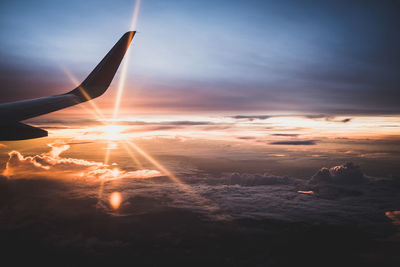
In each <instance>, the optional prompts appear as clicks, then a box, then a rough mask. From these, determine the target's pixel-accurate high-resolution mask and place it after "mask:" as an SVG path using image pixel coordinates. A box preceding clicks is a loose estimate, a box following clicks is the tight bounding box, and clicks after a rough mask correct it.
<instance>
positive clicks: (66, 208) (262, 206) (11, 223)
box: [0, 163, 400, 266]
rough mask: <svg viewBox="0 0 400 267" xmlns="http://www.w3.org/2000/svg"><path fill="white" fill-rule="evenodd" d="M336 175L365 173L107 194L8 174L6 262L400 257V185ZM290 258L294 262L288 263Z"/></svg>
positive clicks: (95, 185)
mask: <svg viewBox="0 0 400 267" xmlns="http://www.w3.org/2000/svg"><path fill="white" fill-rule="evenodd" d="M329 170H332V174H331V175H332V176H335V178H338V179H339V180H340V179H350V180H353V179H355V178H357V177H359V176H360V174H361V175H362V176H363V177H364V178H363V179H365V181H364V182H363V183H358V182H357V183H342V182H336V181H337V180H334V181H333V182H331V183H326V182H319V183H318V184H309V183H308V180H303V179H296V178H293V177H282V176H276V175H270V174H252V173H233V174H230V175H228V176H227V177H221V176H213V175H212V174H211V173H204V172H198V173H196V172H195V173H192V174H190V175H186V176H185V177H183V182H184V183H185V184H186V186H187V187H189V188H190V190H185V188H184V187H181V186H179V185H178V184H176V183H174V182H172V181H170V180H169V179H162V178H156V179H153V180H151V179H150V180H149V179H122V180H119V181H117V182H115V181H114V182H105V183H104V184H103V185H102V190H103V191H102V195H101V196H100V195H99V187H100V183H99V182H98V181H93V182H88V181H85V180H82V179H56V177H53V178H52V179H48V178H46V179H42V178H41V177H38V176H37V177H35V178H28V177H26V178H22V177H20V178H19V179H16V178H17V177H14V178H11V179H10V178H5V177H4V176H3V177H0V219H1V223H0V234H1V236H2V241H3V242H2V243H3V244H4V245H3V246H2V247H1V249H2V251H3V256H2V260H3V261H5V260H9V259H12V260H13V262H14V263H15V264H18V263H22V262H25V260H28V261H29V262H32V261H36V260H38V261H39V260H40V262H41V263H42V264H44V265H47V264H53V263H54V261H55V260H58V261H59V260H60V259H62V260H63V264H64V263H65V264H66V265H70V264H72V265H73V264H74V263H76V261H77V260H79V262H80V263H82V262H83V263H85V264H88V265H102V264H113V265H122V264H126V263H130V262H132V261H134V263H135V264H141V265H147V264H149V265H152V264H166V263H168V264H169V263H171V264H175V265H181V264H186V263H190V262H192V261H193V257H196V258H197V257H199V259H201V265H202V264H204V263H210V264H211V263H215V262H218V263H221V265H224V263H226V262H228V263H229V265H230V263H234V264H236V265H243V266H247V265H248V264H250V265H257V264H260V265H271V264H272V265H273V264H279V265H281V264H283V265H286V264H289V265H293V264H295V263H298V261H299V260H302V261H307V262H308V263H309V264H314V263H315V265H317V264H320V262H321V260H323V259H326V257H329V255H331V251H332V250H334V251H335V252H337V253H338V255H337V256H336V257H335V259H333V260H332V261H333V262H334V263H335V264H336V263H338V264H339V263H340V262H342V261H344V260H347V261H349V260H352V261H353V262H356V263H358V262H364V261H365V260H367V259H368V260H369V261H370V262H371V263H373V264H375V263H379V264H382V262H383V263H390V262H391V261H393V259H394V258H393V257H394V256H396V255H397V254H396V253H395V251H397V250H396V249H395V248H396V247H397V245H398V243H396V242H397V241H391V242H388V241H385V240H387V239H385V238H386V237H388V236H392V234H393V233H394V232H395V230H396V227H397V226H396V223H397V215H398V212H397V211H398V210H399V209H398V208H399V207H400V198H399V195H398V192H399V190H400V184H399V183H398V182H396V181H393V180H389V179H378V178H369V177H365V175H363V173H362V171H361V170H360V169H359V168H358V167H356V165H354V164H351V163H347V164H344V165H339V166H335V167H332V168H330V169H329ZM316 175H318V173H317V174H316ZM353 176H354V177H355V178H354V177H353ZM339 177H340V178H339ZM335 178H332V179H335ZM310 179H314V178H310ZM355 180H357V179H355ZM331 184H334V185H335V186H336V191H333V190H332V189H331V186H332V185H331ZM300 190H303V191H306V190H307V191H309V190H314V194H312V195H310V194H308V195H305V194H300V193H298V191H300ZM115 191H118V192H120V193H121V195H122V203H121V206H120V208H119V209H118V210H113V209H112V207H111V205H110V204H109V197H110V195H111V193H113V192H115ZM357 192H358V193H357ZM195 195H199V196H201V197H203V198H206V199H208V200H209V202H212V203H214V205H215V207H217V209H210V208H209V207H207V206H204V205H203V203H202V202H199V201H198V199H197V198H196V197H194V196H195ZM49 214H50V215H51V216H49ZM305 237H306V238H305ZM375 237H378V238H379V239H375ZM282 240H284V241H285V242H282ZM378 240H379V241H378ZM238 243H243V244H246V250H245V251H243V246H238V245H237V244H238ZM388 247H389V248H392V249H389V250H388V249H387V248H388ZM328 248H331V249H330V250H329V251H327V249H328ZM210 250H211V251H212V253H211V252H210ZM371 251H373V252H371ZM392 251H393V252H392ZM366 252H368V253H366ZM15 253H18V254H19V255H21V253H23V254H24V257H15ZM287 253H290V254H291V255H296V259H294V260H293V261H292V260H290V259H287V257H286V255H287ZM316 253H317V254H316ZM371 253H373V257H372V258H371V259H370V258H369V257H367V256H366V255H371ZM264 255H268V256H266V257H264ZM365 257H367V258H365ZM336 260H337V261H338V262H335V261H336Z"/></svg>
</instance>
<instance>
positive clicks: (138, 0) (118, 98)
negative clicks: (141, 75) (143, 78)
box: [114, 0, 141, 118]
mask: <svg viewBox="0 0 400 267" xmlns="http://www.w3.org/2000/svg"><path fill="white" fill-rule="evenodd" d="M140 3H141V0H136V3H135V7H134V9H133V15H132V21H131V26H130V27H131V28H130V30H131V31H133V30H134V29H135V28H136V23H137V19H138V16H139V9H140ZM131 34H133V32H131ZM130 37H132V36H130ZM130 51H131V50H130V49H129V47H128V51H127V52H126V55H125V60H124V62H123V63H122V71H121V76H120V79H119V84H118V90H117V96H116V99H115V106H114V118H116V117H117V116H118V112H119V107H120V105H121V97H122V91H123V90H124V87H125V81H126V73H127V71H128V63H129V57H130Z"/></svg>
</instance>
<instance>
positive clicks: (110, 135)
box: [101, 125, 124, 140]
mask: <svg viewBox="0 0 400 267" xmlns="http://www.w3.org/2000/svg"><path fill="white" fill-rule="evenodd" d="M101 130H102V131H103V133H104V138H105V139H107V140H120V139H121V138H122V137H121V134H122V131H123V130H124V127H123V126H121V125H105V126H102V127H101Z"/></svg>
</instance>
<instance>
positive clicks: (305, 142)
mask: <svg viewBox="0 0 400 267" xmlns="http://www.w3.org/2000/svg"><path fill="white" fill-rule="evenodd" d="M269 144H271V145H293V146H311V145H315V144H316V141H315V140H292V141H290V140H289V141H276V142H270V143H269Z"/></svg>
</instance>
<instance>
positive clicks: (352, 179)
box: [310, 162, 366, 184]
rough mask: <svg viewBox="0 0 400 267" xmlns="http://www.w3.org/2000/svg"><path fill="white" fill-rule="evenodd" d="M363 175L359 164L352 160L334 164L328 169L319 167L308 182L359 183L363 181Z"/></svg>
mask: <svg viewBox="0 0 400 267" xmlns="http://www.w3.org/2000/svg"><path fill="white" fill-rule="evenodd" d="M365 181H366V179H365V175H364V173H363V172H362V171H361V168H360V166H358V165H355V164H354V163H352V162H347V163H345V164H343V165H339V166H335V167H332V168H330V169H328V168H322V169H320V170H319V171H318V172H317V173H316V174H315V175H314V176H313V177H312V178H311V180H310V183H314V184H317V183H336V184H337V183H339V184H359V183H362V182H365Z"/></svg>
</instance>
